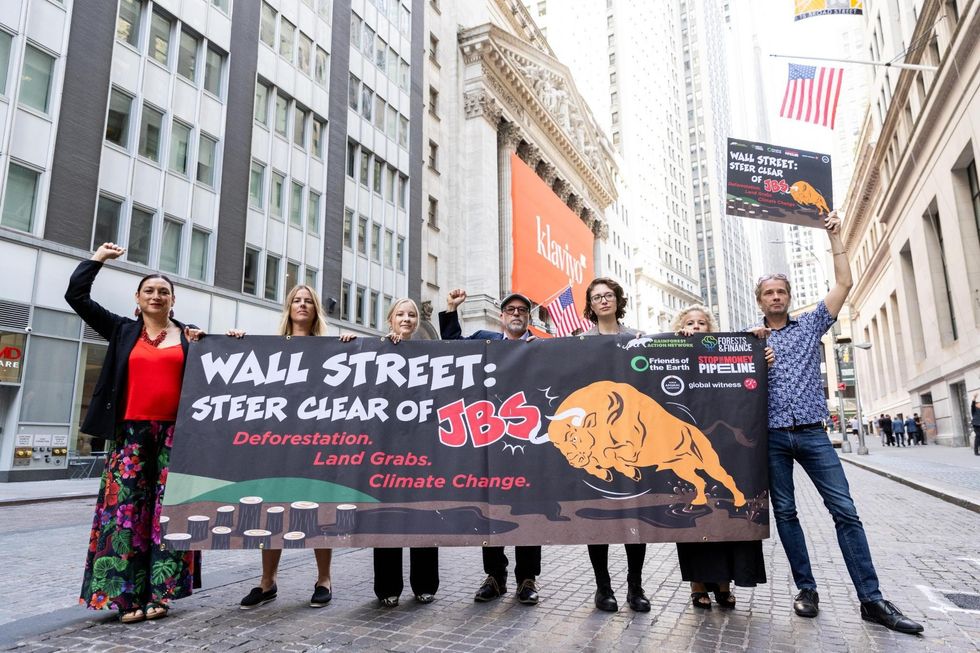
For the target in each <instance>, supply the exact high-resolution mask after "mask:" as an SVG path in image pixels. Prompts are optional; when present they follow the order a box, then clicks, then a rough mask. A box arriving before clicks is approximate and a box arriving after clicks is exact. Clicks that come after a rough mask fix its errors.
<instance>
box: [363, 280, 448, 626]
mask: <svg viewBox="0 0 980 653" xmlns="http://www.w3.org/2000/svg"><path fill="white" fill-rule="evenodd" d="M386 320H387V322H388V335H387V336H386V338H388V339H389V340H391V342H392V344H395V345H397V344H398V343H399V342H401V341H402V340H411V338H412V336H413V335H415V331H416V330H417V329H418V328H419V307H418V306H417V305H416V304H415V302H414V301H412V300H411V299H408V298H403V299H397V300H395V302H394V303H393V304H392V305H391V308H389V309H388V316H387V318H386ZM408 580H409V584H410V585H411V586H412V593H413V594H414V595H415V600H416V601H418V602H419V603H432V602H433V601H434V600H435V598H436V597H435V594H436V590H438V589H439V549H438V548H436V547H434V546H426V547H412V548H411V549H410V550H409V572H408ZM404 587H405V581H404V579H403V577H402V549H400V548H378V549H375V550H374V594H375V596H377V597H378V600H379V601H380V602H381V605H383V606H384V607H386V608H393V607H395V606H396V605H398V597H399V595H400V594H401V593H402V589H403V588H404Z"/></svg>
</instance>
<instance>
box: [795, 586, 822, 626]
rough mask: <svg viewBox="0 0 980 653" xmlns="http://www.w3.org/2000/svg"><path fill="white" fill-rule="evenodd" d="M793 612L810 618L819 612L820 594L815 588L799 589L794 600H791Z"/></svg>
mask: <svg viewBox="0 0 980 653" xmlns="http://www.w3.org/2000/svg"><path fill="white" fill-rule="evenodd" d="M793 612H795V613H796V614H797V615H799V616H801V617H808V618H810V619H812V618H813V617H816V616H817V613H818V612H820V595H818V594H817V590H811V589H806V590H800V593H799V594H797V595H796V600H794V601H793Z"/></svg>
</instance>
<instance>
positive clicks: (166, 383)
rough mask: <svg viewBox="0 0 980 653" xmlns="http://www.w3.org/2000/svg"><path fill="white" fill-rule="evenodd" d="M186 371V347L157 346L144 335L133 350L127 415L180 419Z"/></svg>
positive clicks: (129, 417) (149, 418)
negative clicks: (179, 408)
mask: <svg viewBox="0 0 980 653" xmlns="http://www.w3.org/2000/svg"><path fill="white" fill-rule="evenodd" d="M183 375H184V350H183V348H182V347H181V346H180V345H174V346H173V347H163V348H160V349H157V348H156V347H154V346H152V345H151V344H149V343H148V342H144V341H143V339H142V338H141V339H139V340H137V341H136V346H135V347H133V351H132V352H130V354H129V370H128V374H127V377H128V378H127V381H126V414H125V415H124V417H123V419H127V420H147V421H148V420H157V421H162V422H172V421H174V420H176V419H177V403H178V402H179V401H180V382H181V379H182V378H183Z"/></svg>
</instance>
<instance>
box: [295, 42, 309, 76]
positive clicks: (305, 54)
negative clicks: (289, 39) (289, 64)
mask: <svg viewBox="0 0 980 653" xmlns="http://www.w3.org/2000/svg"><path fill="white" fill-rule="evenodd" d="M312 57H313V39H311V38H310V37H309V36H307V35H306V34H303V32H300V33H299V40H298V41H297V45H296V67H297V68H299V69H300V72H304V73H306V74H307V75H309V74H310V59H312Z"/></svg>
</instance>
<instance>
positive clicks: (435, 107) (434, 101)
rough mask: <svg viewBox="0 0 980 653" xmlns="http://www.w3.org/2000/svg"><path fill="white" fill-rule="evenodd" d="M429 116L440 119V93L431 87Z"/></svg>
mask: <svg viewBox="0 0 980 653" xmlns="http://www.w3.org/2000/svg"><path fill="white" fill-rule="evenodd" d="M429 115H430V116H432V117H433V118H438V117H439V91H437V90H436V89H435V87H433V86H430V87H429Z"/></svg>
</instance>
